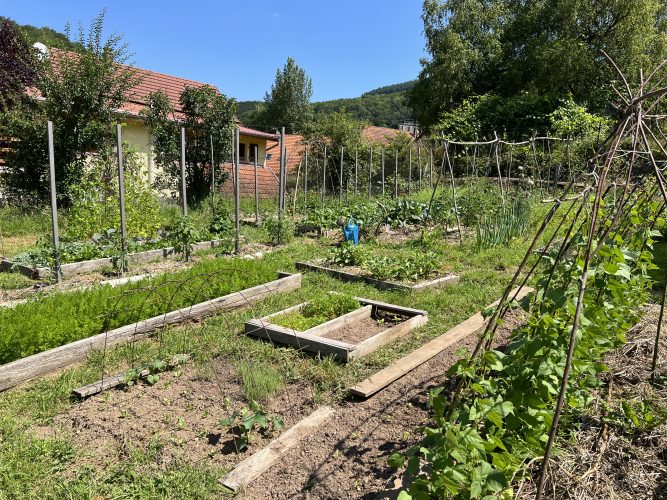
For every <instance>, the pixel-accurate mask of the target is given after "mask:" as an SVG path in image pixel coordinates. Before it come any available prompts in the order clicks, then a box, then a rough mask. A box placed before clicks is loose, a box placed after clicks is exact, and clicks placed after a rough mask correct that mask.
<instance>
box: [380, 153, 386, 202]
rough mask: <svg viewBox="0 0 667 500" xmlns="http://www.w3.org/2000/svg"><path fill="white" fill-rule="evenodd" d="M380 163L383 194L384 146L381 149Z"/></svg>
mask: <svg viewBox="0 0 667 500" xmlns="http://www.w3.org/2000/svg"><path fill="white" fill-rule="evenodd" d="M380 165H381V166H382V196H384V194H385V192H384V148H382V149H381V160H380Z"/></svg>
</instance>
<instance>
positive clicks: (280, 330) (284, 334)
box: [245, 319, 354, 362]
mask: <svg viewBox="0 0 667 500" xmlns="http://www.w3.org/2000/svg"><path fill="white" fill-rule="evenodd" d="M245 332H246V334H248V335H252V336H254V337H260V338H263V339H266V340H268V341H270V342H277V343H279V344H285V345H290V346H292V347H296V348H297V349H299V350H302V351H308V352H314V353H319V354H324V355H333V356H334V357H335V358H336V359H339V360H340V361H342V362H347V361H348V358H349V355H350V351H352V350H353V349H354V346H353V345H352V344H348V343H346V342H339V341H337V340H330V339H324V338H322V337H318V336H315V335H309V334H308V333H306V332H297V331H296V330H291V329H289V328H285V327H283V326H279V325H272V324H271V323H265V322H263V321H262V320H257V319H253V320H250V321H246V322H245Z"/></svg>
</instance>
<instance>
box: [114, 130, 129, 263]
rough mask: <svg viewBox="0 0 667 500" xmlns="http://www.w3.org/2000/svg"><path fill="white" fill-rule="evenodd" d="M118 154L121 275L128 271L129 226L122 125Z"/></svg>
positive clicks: (117, 148) (118, 134)
mask: <svg viewBox="0 0 667 500" xmlns="http://www.w3.org/2000/svg"><path fill="white" fill-rule="evenodd" d="M116 152H117V153H118V200H119V204H120V266H118V267H119V270H120V273H121V274H123V273H124V272H125V271H127V269H126V267H127V266H126V260H125V259H126V258H127V224H126V221H125V170H124V167H123V131H122V129H121V125H120V123H118V124H116Z"/></svg>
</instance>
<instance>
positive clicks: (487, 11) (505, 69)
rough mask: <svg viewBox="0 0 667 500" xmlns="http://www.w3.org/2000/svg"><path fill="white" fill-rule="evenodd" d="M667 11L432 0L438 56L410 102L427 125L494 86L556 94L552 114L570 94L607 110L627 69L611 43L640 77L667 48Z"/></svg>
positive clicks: (635, 4) (641, 5)
mask: <svg viewBox="0 0 667 500" xmlns="http://www.w3.org/2000/svg"><path fill="white" fill-rule="evenodd" d="M666 12H667V7H666V6H665V4H664V2H661V1H660V0H605V1H601V2H589V1H587V0H554V1H547V0H539V1H534V2H522V1H517V0H425V1H424V8H423V15H422V18H423V21H424V33H425V36H426V49H427V51H428V52H429V54H430V58H429V59H425V60H423V61H422V71H421V73H420V76H419V81H418V83H417V85H416V86H415V87H414V88H413V89H412V91H410V105H411V107H412V108H413V109H414V111H415V115H416V118H417V120H418V121H419V123H420V124H421V125H422V127H423V128H426V129H429V128H430V127H431V126H433V125H434V124H435V123H437V122H438V121H439V120H440V118H441V114H442V113H443V112H446V111H451V110H452V109H454V108H455V107H456V106H457V105H459V104H460V103H461V102H462V101H463V99H465V98H467V97H469V96H471V95H484V94H487V93H488V92H493V93H494V94H496V95H498V96H499V97H500V98H507V97H513V96H519V95H522V94H531V95H533V96H536V97H533V98H529V99H527V104H528V105H539V106H541V107H548V106H545V105H546V104H547V103H551V105H552V106H553V107H552V108H551V110H546V111H547V112H546V113H545V115H546V114H548V112H550V111H552V110H553V109H554V108H555V107H556V106H558V102H559V99H560V98H562V97H564V96H566V95H572V97H573V99H574V101H575V102H576V103H578V104H584V105H586V106H587V107H589V108H590V109H592V110H593V111H594V112H600V111H604V110H606V109H607V108H606V107H607V105H608V102H609V101H610V100H611V99H612V98H613V90H612V88H611V85H612V84H613V83H615V82H614V81H615V79H616V78H617V77H616V75H615V74H614V73H613V71H612V69H611V68H610V65H609V64H606V62H605V60H604V55H603V52H602V51H603V50H604V51H605V52H607V53H608V54H609V55H610V56H611V57H612V58H613V59H614V60H615V62H616V63H617V64H618V65H619V67H620V68H621V69H622V70H623V71H624V72H625V73H626V74H627V75H629V76H630V77H631V79H632V80H634V81H637V80H638V79H639V70H640V68H641V67H646V66H648V64H647V63H648V62H649V61H651V60H653V61H655V60H660V59H662V58H664V57H665V55H666V54H667V33H666V31H665V29H664V28H665V19H666ZM539 98H543V99H542V101H541V102H538V101H540V99H539ZM543 105H544V106H543ZM530 114H531V111H530V110H528V111H526V112H525V113H524V115H525V116H529V115H530ZM517 116H518V113H517Z"/></svg>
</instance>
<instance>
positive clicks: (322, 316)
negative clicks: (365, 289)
mask: <svg viewBox="0 0 667 500" xmlns="http://www.w3.org/2000/svg"><path fill="white" fill-rule="evenodd" d="M359 307H361V304H360V303H359V301H358V300H357V299H355V298H354V297H352V296H350V295H345V294H342V293H332V294H325V295H322V296H318V297H315V298H314V299H313V300H311V301H310V302H308V303H307V304H306V305H305V306H303V307H302V308H301V310H300V311H294V312H289V313H286V314H282V315H280V316H277V317H276V318H273V319H272V322H273V323H275V324H276V325H279V326H284V327H285V328H290V329H293V330H297V331H300V332H303V331H305V330H308V329H310V328H312V327H314V326H317V325H321V324H322V323H325V322H326V321H330V320H332V319H334V318H337V317H339V316H342V315H343V314H347V313H349V312H351V311H354V310H355V309H359Z"/></svg>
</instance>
